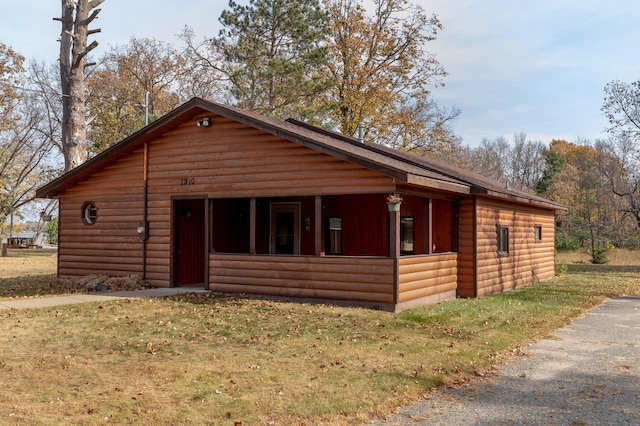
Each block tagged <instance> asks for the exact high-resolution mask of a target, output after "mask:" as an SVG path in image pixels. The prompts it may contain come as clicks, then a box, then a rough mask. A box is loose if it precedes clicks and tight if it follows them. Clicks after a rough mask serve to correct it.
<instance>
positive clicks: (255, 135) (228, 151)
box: [149, 116, 393, 198]
mask: <svg viewBox="0 0 640 426" xmlns="http://www.w3.org/2000/svg"><path fill="white" fill-rule="evenodd" d="M183 178H191V179H193V182H194V184H193V185H181V179H183ZM149 185H150V187H149V191H150V195H158V194H184V193H198V194H207V195H208V196H209V198H229V197H236V198H239V197H270V196H296V195H300V196H304V195H329V194H334V195H335V194H356V193H385V192H388V191H391V190H393V180H392V179H391V178H389V177H386V176H383V175H381V174H378V173H375V172H373V171H370V170H368V169H365V168H363V167H361V166H357V165H355V164H352V163H349V162H346V161H343V160H340V159H337V158H334V157H331V156H329V155H326V154H322V153H320V152H317V151H314V150H312V149H310V148H307V147H304V146H302V145H300V144H297V143H295V142H289V141H286V140H283V139H281V138H279V137H277V136H273V135H270V134H267V133H264V132H262V131H259V130H256V129H252V128H250V127H247V126H246V125H243V124H241V123H237V122H234V121H231V120H228V119H223V118H222V117H217V116H216V117H213V124H212V125H211V126H210V127H207V128H202V127H196V126H195V125H194V124H193V123H192V122H188V123H186V124H184V125H182V126H180V127H178V128H176V129H175V130H173V131H171V132H169V133H167V134H165V135H164V136H163V137H162V138H160V139H158V140H156V141H154V142H153V143H152V144H151V146H150V151H149Z"/></svg>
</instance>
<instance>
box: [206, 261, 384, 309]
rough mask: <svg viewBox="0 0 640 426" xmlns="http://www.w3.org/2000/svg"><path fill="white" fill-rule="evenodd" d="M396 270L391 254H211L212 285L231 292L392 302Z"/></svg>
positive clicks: (214, 289)
mask: <svg viewBox="0 0 640 426" xmlns="http://www.w3.org/2000/svg"><path fill="white" fill-rule="evenodd" d="M393 274H394V268H393V259H390V258H363V257H312V256H251V255H236V254H220V253H215V254H211V255H210V256H209V288H210V289H211V290H213V291H220V292H229V293H249V294H262V295H269V296H280V297H301V298H313V299H327V300H347V301H357V302H368V303H384V304H392V303H393Z"/></svg>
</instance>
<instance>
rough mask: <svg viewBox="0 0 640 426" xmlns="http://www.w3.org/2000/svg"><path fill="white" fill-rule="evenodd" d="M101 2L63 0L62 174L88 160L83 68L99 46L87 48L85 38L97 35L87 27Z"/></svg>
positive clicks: (61, 74)
mask: <svg viewBox="0 0 640 426" xmlns="http://www.w3.org/2000/svg"><path fill="white" fill-rule="evenodd" d="M103 2H104V0H91V1H89V0H62V17H61V18H55V19H58V20H60V21H61V22H62V33H61V35H60V82H61V88H62V105H63V108H62V152H63V155H64V168H65V171H68V170H71V169H73V168H75V167H77V166H78V165H80V164H82V163H83V162H84V161H85V160H86V159H87V122H86V92H87V90H86V82H85V69H86V67H87V66H90V65H92V64H90V63H88V62H87V55H88V54H89V52H90V51H91V50H93V49H95V48H96V47H97V46H98V42H97V41H95V40H94V41H93V42H91V44H89V45H87V39H88V36H90V35H92V34H95V33H97V32H100V29H93V30H90V29H89V24H91V22H93V20H94V19H96V17H97V16H98V13H100V9H97V7H98V6H100V5H101V4H102V3H103Z"/></svg>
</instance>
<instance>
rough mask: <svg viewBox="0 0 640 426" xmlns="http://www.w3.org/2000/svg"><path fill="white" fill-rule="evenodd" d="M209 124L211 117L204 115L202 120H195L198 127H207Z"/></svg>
mask: <svg viewBox="0 0 640 426" xmlns="http://www.w3.org/2000/svg"><path fill="white" fill-rule="evenodd" d="M210 125H211V118H209V117H205V118H203V119H202V120H198V121H196V126H198V127H209V126H210Z"/></svg>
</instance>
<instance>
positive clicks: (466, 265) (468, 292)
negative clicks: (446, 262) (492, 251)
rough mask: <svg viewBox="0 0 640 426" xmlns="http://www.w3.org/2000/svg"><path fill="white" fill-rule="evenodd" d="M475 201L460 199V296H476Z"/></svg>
mask: <svg viewBox="0 0 640 426" xmlns="http://www.w3.org/2000/svg"><path fill="white" fill-rule="evenodd" d="M474 208H475V207H474V202H473V200H471V199H464V200H461V201H460V210H459V216H458V226H459V231H458V297H475V294H476V293H475V285H476V261H475V260H476V258H475V253H476V252H475V221H474Z"/></svg>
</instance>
